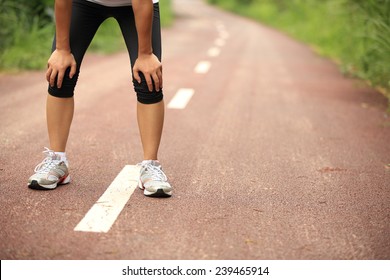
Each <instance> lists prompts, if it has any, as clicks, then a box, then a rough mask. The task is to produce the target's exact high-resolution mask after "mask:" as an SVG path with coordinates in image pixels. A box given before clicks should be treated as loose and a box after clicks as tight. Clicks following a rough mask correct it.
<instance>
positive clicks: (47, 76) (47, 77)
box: [46, 68, 52, 83]
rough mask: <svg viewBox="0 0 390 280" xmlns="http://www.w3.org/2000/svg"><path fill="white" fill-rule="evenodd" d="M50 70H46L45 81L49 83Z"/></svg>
mask: <svg viewBox="0 0 390 280" xmlns="http://www.w3.org/2000/svg"><path fill="white" fill-rule="evenodd" d="M51 72H52V69H51V68H48V69H47V71H46V81H47V82H48V83H50V75H51Z"/></svg>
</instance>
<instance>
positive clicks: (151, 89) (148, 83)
mask: <svg viewBox="0 0 390 280" xmlns="http://www.w3.org/2000/svg"><path fill="white" fill-rule="evenodd" d="M145 80H146V84H147V85H148V89H149V91H153V82H152V79H151V78H150V75H145Z"/></svg>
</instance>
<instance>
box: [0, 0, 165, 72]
mask: <svg viewBox="0 0 390 280" xmlns="http://www.w3.org/2000/svg"><path fill="white" fill-rule="evenodd" d="M53 7H54V0H18V1H15V0H0V26H1V29H0V71H3V72H4V71H6V72H15V71H20V70H33V69H43V68H45V67H46V63H47V59H48V58H49V55H50V50H51V45H52V40H53V34H54V30H55V27H54V19H53V18H54V11H53ZM160 10H161V22H162V26H163V27H167V26H169V25H170V24H172V21H173V14H172V10H171V0H160ZM124 49H125V44H124V41H123V38H122V35H121V32H120V28H119V26H118V24H117V23H116V21H115V20H114V19H108V20H106V21H105V22H104V23H103V24H102V26H101V27H100V29H99V30H98V32H97V34H96V36H95V38H94V40H93V41H92V44H91V46H90V48H89V50H91V51H94V52H99V53H105V54H108V53H114V52H117V51H119V50H124Z"/></svg>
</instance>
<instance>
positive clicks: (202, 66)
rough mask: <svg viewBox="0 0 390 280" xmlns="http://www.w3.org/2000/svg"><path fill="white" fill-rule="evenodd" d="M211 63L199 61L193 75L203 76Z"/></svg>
mask: <svg viewBox="0 0 390 280" xmlns="http://www.w3.org/2000/svg"><path fill="white" fill-rule="evenodd" d="M210 67H211V63H210V62H209V61H200V62H199V63H198V64H197V65H196V66H195V69H194V72H195V73H198V74H205V73H207V72H208V71H209V70H210Z"/></svg>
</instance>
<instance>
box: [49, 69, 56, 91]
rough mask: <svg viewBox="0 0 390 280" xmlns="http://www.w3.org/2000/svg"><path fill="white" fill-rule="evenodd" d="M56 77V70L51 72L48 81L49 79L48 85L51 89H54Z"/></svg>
mask: <svg viewBox="0 0 390 280" xmlns="http://www.w3.org/2000/svg"><path fill="white" fill-rule="evenodd" d="M56 77H57V70H55V69H54V70H53V71H52V72H51V74H50V79H49V83H50V86H51V87H54V82H55V79H56Z"/></svg>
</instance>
